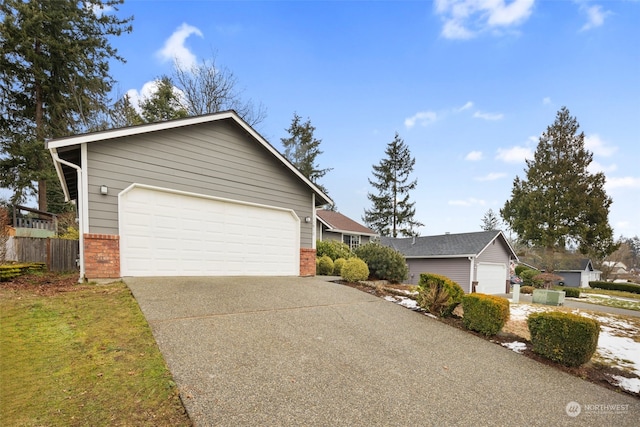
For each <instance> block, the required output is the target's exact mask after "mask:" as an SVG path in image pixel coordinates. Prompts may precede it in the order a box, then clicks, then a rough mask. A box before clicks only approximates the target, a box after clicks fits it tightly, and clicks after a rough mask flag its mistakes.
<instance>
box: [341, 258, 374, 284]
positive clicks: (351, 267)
mask: <svg viewBox="0 0 640 427" xmlns="http://www.w3.org/2000/svg"><path fill="white" fill-rule="evenodd" d="M341 276H342V278H343V279H344V280H346V281H347V282H359V281H360V280H367V279H368V278H369V267H367V263H366V262H364V261H363V260H361V259H360V258H355V257H354V258H349V259H348V260H347V262H345V263H344V265H343V266H342V274H341Z"/></svg>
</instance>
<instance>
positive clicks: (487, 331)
mask: <svg viewBox="0 0 640 427" xmlns="http://www.w3.org/2000/svg"><path fill="white" fill-rule="evenodd" d="M462 310H463V311H464V316H463V318H462V323H463V324H464V326H465V327H466V328H467V329H471V330H472V331H476V332H480V333H481V334H483V335H487V336H491V335H495V334H497V333H498V332H500V330H501V329H502V328H503V327H504V325H505V323H507V320H509V300H507V299H506V298H501V297H497V296H495V295H486V294H477V293H476V294H468V295H465V296H463V297H462Z"/></svg>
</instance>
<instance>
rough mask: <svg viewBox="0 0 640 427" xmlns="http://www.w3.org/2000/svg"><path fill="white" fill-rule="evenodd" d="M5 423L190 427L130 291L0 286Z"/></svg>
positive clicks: (0, 394)
mask: <svg viewBox="0 0 640 427" xmlns="http://www.w3.org/2000/svg"><path fill="white" fill-rule="evenodd" d="M0 425H2V426H63V425H64V426H118V425H120V426H125V425H127V426H129V425H130V426H144V425H147V426H189V425H191V422H190V421H189V419H188V417H187V415H186V413H185V411H184V408H183V406H182V404H181V402H180V400H179V398H178V393H177V389H176V386H175V384H174V383H173V381H172V378H171V374H170V373H169V371H168V369H167V366H166V364H165V362H164V360H163V359H162V356H161V354H160V352H159V350H158V348H157V346H156V343H155V341H154V339H153V336H152V334H151V331H150V329H149V326H148V324H147V322H146V320H145V319H144V316H143V315H142V312H141V311H140V309H139V307H138V305H137V303H136V302H135V300H134V298H133V296H132V295H131V293H130V291H129V289H128V288H127V287H126V285H124V284H123V283H121V282H117V283H113V284H110V285H77V286H73V287H71V289H69V290H68V291H65V292H55V293H52V294H50V295H43V294H42V293H41V292H37V291H36V290H34V288H29V287H27V288H25V289H15V288H14V289H11V288H6V286H3V284H1V283H0Z"/></svg>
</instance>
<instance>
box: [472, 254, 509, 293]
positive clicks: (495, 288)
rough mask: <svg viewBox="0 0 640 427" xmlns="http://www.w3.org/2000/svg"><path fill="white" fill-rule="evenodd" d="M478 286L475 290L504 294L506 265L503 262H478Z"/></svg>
mask: <svg viewBox="0 0 640 427" xmlns="http://www.w3.org/2000/svg"><path fill="white" fill-rule="evenodd" d="M476 277H477V280H478V286H477V287H476V291H477V292H480V293H483V294H504V293H505V292H506V283H507V282H506V281H507V266H506V265H505V264H497V263H495V264H494V263H489V262H481V263H478V274H477V276H476Z"/></svg>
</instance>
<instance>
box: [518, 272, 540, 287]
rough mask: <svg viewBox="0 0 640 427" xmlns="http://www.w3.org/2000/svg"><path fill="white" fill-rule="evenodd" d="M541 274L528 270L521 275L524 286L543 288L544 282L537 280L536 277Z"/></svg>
mask: <svg viewBox="0 0 640 427" xmlns="http://www.w3.org/2000/svg"><path fill="white" fill-rule="evenodd" d="M538 274H540V272H539V271H538V270H533V269H531V268H528V269H526V270H524V271H522V272H521V273H520V278H521V279H522V284H523V285H524V286H532V287H534V288H541V287H542V286H543V285H544V282H543V281H542V280H535V279H534V277H535V276H537V275H538Z"/></svg>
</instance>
